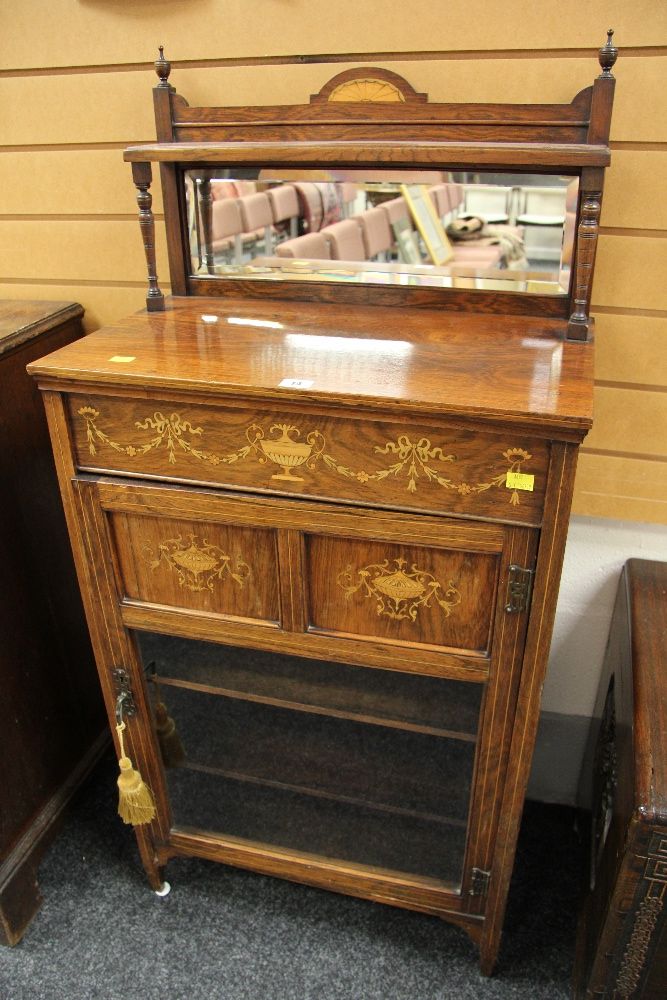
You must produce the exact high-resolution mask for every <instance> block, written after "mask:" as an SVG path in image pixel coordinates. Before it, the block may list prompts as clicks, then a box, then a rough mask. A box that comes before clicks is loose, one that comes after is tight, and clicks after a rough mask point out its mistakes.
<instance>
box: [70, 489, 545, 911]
mask: <svg viewBox="0 0 667 1000" xmlns="http://www.w3.org/2000/svg"><path fill="white" fill-rule="evenodd" d="M79 494H80V496H81V500H82V512H83V516H84V523H85V524H86V526H87V536H88V539H89V543H90V540H91V539H93V538H94V539H95V544H94V545H92V547H91V553H90V557H91V565H93V569H94V573H95V577H96V579H97V580H98V584H99V594H100V606H101V609H102V615H103V618H104V621H105V627H106V629H107V631H108V633H109V634H110V635H111V634H113V635H115V636H116V637H117V638H116V639H115V640H114V641H113V642H111V643H110V644H109V664H108V666H109V668H112V667H117V666H118V665H120V664H119V662H117V660H118V658H119V657H120V658H121V660H122V662H123V665H125V666H126V667H127V669H128V670H129V673H130V676H131V678H132V683H133V685H135V686H136V687H137V688H138V689H139V695H138V699H137V703H138V709H139V710H138V713H137V716H136V718H135V719H134V720H131V722H130V730H131V734H132V733H134V734H135V735H134V739H135V743H136V746H135V748H134V749H135V752H136V754H137V757H138V758H139V760H140V762H141V764H142V765H143V766H144V767H145V770H146V772H147V773H148V774H149V775H150V779H151V781H152V782H153V783H154V784H155V790H156V794H157V798H158V801H159V803H160V815H159V817H158V821H157V823H156V824H155V836H156V844H157V845H158V849H159V850H162V851H163V853H164V854H165V856H168V855H169V853H170V852H172V853H174V852H177V851H178V850H179V849H183V850H185V849H187V851H188V852H189V853H204V854H206V856H213V855H215V856H216V857H218V858H220V859H222V860H226V861H229V862H232V863H236V864H240V865H245V866H248V867H252V868H256V869H259V870H262V871H268V872H272V873H279V874H287V875H289V876H291V877H295V878H299V879H302V880H304V881H310V882H313V883H314V884H319V885H328V886H330V887H333V888H340V889H342V890H343V891H350V892H355V893H357V894H360V895H366V896H371V897H372V898H377V899H384V900H385V901H388V902H392V901H393V902H398V901H399V900H400V901H402V902H403V903H404V904H405V905H412V906H415V907H416V908H419V909H424V910H427V911H429V912H448V913H456V912H460V913H461V914H470V913H476V912H479V911H480V910H481V909H482V908H483V895H482V892H483V886H484V878H485V876H484V872H487V871H488V869H489V866H490V858H491V855H492V849H493V842H494V837H495V832H496V829H497V825H498V821H499V810H500V801H501V797H502V790H503V782H504V775H505V769H506V764H507V756H508V752H509V740H510V731H511V723H512V720H513V716H514V711H515V702H516V692H517V687H518V681H519V675H520V670H521V662H522V642H523V635H524V632H525V619H526V613H525V612H521V611H520V612H513V611H508V610H507V608H506V605H507V587H508V579H509V575H510V566H512V565H514V564H520V565H522V566H524V567H529V566H530V565H532V561H533V559H534V548H535V537H534V535H535V532H534V531H532V530H531V529H527V528H523V527H508V526H502V525H487V524H483V523H469V522H459V521H456V520H454V519H447V518H438V517H429V516H415V515H411V514H400V513H391V514H388V513H387V512H377V511H371V510H364V511H359V510H356V509H354V508H348V507H344V506H335V505H324V504H320V503H312V502H308V501H297V500H287V499H282V498H280V499H277V498H258V497H251V496H247V497H239V496H238V495H234V494H223V493H220V492H215V491H210V490H186V489H183V488H177V487H156V486H150V485H146V484H141V483H139V484H131V485H130V484H127V483H123V482H114V481H111V480H105V481H100V482H97V483H93V482H81V483H80V484H79ZM93 550H94V551H93ZM147 676H148V680H147V679H146V678H147ZM108 690H109V697H112V691H111V681H109V686H108ZM165 714H166V715H167V716H168V717H169V719H170V720H172V721H173V723H174V725H175V726H176V728H177V730H178V734H179V740H180V749H179V754H178V756H179V759H178V760H177V761H176V760H174V759H173V757H172V759H169V755H168V754H166V753H165V751H164V746H163V745H162V744H161V742H160V719H164V716H165Z"/></svg>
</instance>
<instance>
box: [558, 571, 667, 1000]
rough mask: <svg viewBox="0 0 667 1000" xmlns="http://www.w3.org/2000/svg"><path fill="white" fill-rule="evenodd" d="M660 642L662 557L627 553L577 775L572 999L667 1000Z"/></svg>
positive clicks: (666, 762) (665, 621)
mask: <svg viewBox="0 0 667 1000" xmlns="http://www.w3.org/2000/svg"><path fill="white" fill-rule="evenodd" d="M666 640H667V563H661V562H650V561H647V560H643V559H631V560H629V561H628V562H627V563H626V565H625V567H624V570H623V573H622V576H621V579H620V582H619V587H618V594H617V598H616V605H615V607H614V614H613V618H612V622H611V627H610V631H609V641H608V645H607V652H606V656H605V662H604V667H603V671H602V677H601V680H600V687H599V691H598V699H597V704H596V707H595V713H594V717H593V722H592V725H591V733H590V739H589V746H588V750H587V755H586V760H585V765H584V770H583V772H582V789H581V791H582V797H584V798H585V799H586V801H588V802H592V821H591V838H590V864H589V870H588V876H589V884H588V887H587V892H586V897H585V902H584V906H583V910H582V915H581V918H580V924H579V940H578V949H577V964H576V970H575V995H576V996H577V997H582V998H591V1000H592V998H594V997H600V998H607V1000H630V998H633V1000H635V998H636V1000H662V998H663V997H665V996H667V919H666V916H665V913H666V905H665V897H666V895H667V749H666V745H665V731H666V729H667V682H666V680H665V671H664V662H665V649H666Z"/></svg>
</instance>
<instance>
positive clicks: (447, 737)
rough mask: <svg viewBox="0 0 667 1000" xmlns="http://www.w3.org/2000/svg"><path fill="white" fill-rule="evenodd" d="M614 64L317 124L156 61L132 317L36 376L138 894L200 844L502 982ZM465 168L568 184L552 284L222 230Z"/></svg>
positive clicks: (373, 91)
mask: <svg viewBox="0 0 667 1000" xmlns="http://www.w3.org/2000/svg"><path fill="white" fill-rule="evenodd" d="M614 56H615V50H613V49H612V48H611V43H610V42H609V43H608V45H607V46H606V47H605V48H604V49H603V50H602V54H601V64H602V67H603V72H602V75H601V77H600V78H599V79H598V80H597V81H596V83H595V85H594V86H593V87H592V88H589V89H588V90H586V91H583V92H582V93H581V94H579V95H578V96H577V97H576V98H575V99H574V101H573V102H572V104H571V105H562V106H560V105H554V106H526V107H525V108H524V107H517V108H512V107H511V106H506V105H488V106H474V105H439V104H432V103H429V102H428V101H427V98H426V95H423V94H421V95H420V94H417V93H416V92H415V91H414V90H413V89H412V88H411V87H410V85H409V84H407V82H406V81H404V80H402V79H401V78H400V77H396V76H395V74H388V73H386V72H384V71H381V70H362V71H349V72H346V73H344V74H340V75H339V76H338V77H336V78H334V80H333V81H331V82H330V83H329V84H327V85H326V86H325V87H324V88H323V89H322V91H321V92H320V94H318V95H314V96H313V97H312V98H311V101H310V104H308V105H303V106H294V107H287V108H251V109H249V108H245V109H244V108H224V109H217V108H189V107H188V105H187V104H186V102H185V101H184V100H183V99H182V98H181V97H179V95H178V94H176V92H175V91H174V90H173V88H172V87H171V85H170V84H169V83H168V76H169V64H168V63H167V62H166V60H165V59H164V57H162V56H161V58H160V59H159V60H158V62H157V64H156V68H157V71H158V76H159V78H160V83H159V85H158V86H157V87H156V89H155V102H156V120H157V125H158V139H159V140H161V141H160V142H159V143H158V144H157V145H156V146H151V147H137V148H133V149H130V150H128V151H127V152H126V158H127V159H128V160H129V161H130V162H131V163H132V165H133V174H134V179H135V182H136V184H137V187H138V190H139V195H138V200H139V206H140V221H141V227H142V233H143V237H144V245H145V248H146V258H147V264H148V272H149V291H148V297H147V310H146V311H145V312H143V313H139V314H137V315H135V316H133V317H129V318H128V319H127V320H125V321H123V322H122V323H119V324H117V325H115V326H114V327H111V328H108V329H106V330H101V331H99V332H97V333H96V334H94V335H91V336H89V337H87V338H86V339H85V341H84V342H82V343H81V344H80V345H77V346H76V347H73V348H69V349H65V350H62V351H60V352H58V353H56V354H54V355H52V356H50V357H48V358H45V359H43V360H42V361H40V362H39V363H37V364H35V365H33V366H31V371H32V372H33V374H34V375H35V376H36V377H37V378H38V380H39V383H40V386H41V388H42V389H43V391H44V398H45V403H46V408H47V414H48V417H49V421H50V427H51V433H52V438H53V444H54V449H55V453H56V456H57V460H58V465H59V471H60V477H61V487H62V492H63V498H64V502H65V508H66V512H67V516H68V519H69V525H70V531H71V536H72V543H73V546H74V550H75V555H76V559H77V565H78V568H79V574H80V581H81V586H82V591H83V593H84V597H85V600H86V604H87V609H88V615H89V624H90V628H91V635H92V638H93V642H94V646H95V650H96V656H97V660H98V666H99V673H100V679H101V683H102V687H103V690H104V694H105V698H106V704H107V708H108V711H109V715H110V719H111V720H112V721H113V718H114V713H115V712H116V709H117V707H118V704H119V700H120V703H121V706H122V708H123V710H124V712H125V719H126V724H127V733H126V737H127V739H126V742H127V745H128V749H129V752H130V756H131V757H132V760H133V761H134V762H135V764H136V765H137V766H138V767H139V768H140V770H141V773H142V775H143V777H144V779H145V780H146V782H147V783H148V784H149V786H150V787H151V788H152V791H153V794H154V796H155V800H156V807H157V811H156V815H155V818H154V820H153V821H152V822H150V823H148V824H142V825H138V826H137V827H136V832H137V837H138V843H139V847H140V851H141V854H142V858H143V862H144V865H145V868H146V872H147V874H148V878H149V880H150V883H151V885H152V886H153V888H154V889H156V890H160V887H161V886H162V884H163V868H164V866H165V865H166V864H167V862H168V861H169V859H170V858H172V857H173V856H175V855H182V854H186V855H196V856H200V857H205V858H213V859H216V860H219V861H223V862H226V863H229V864H234V865H239V866H242V867H247V868H251V869H254V870H256V871H260V872H265V873H268V874H274V875H279V876H282V877H285V878H290V879H294V880H297V881H301V882H307V883H310V884H312V885H315V886H320V887H323V888H328V889H334V890H337V891H341V892H346V893H351V894H354V895H357V896H361V897H364V898H367V899H371V900H375V901H379V902H385V903H388V904H391V905H395V906H403V907H408V908H410V909H414V910H417V911H422V912H424V913H430V914H436V915H439V916H442V917H443V918H445V919H447V920H451V921H454V922H455V923H458V924H459V925H460V926H462V927H463V928H464V929H465V930H466V931H467V932H468V933H469V934H470V936H471V937H472V938H473V940H474V941H475V942H477V943H478V944H479V947H480V953H481V964H482V969H483V971H484V972H486V973H488V972H490V971H491V970H492V968H493V965H494V962H495V959H496V955H497V950H498V945H499V940H500V931H501V927H502V918H503V913H504V908H505V902H506V896H507V889H508V885H509V879H510V874H511V869H512V862H513V856H514V849H515V843H516V837H517V832H518V826H519V822H520V817H521V809H522V803H523V796H524V793H525V786H526V781H527V777H528V772H529V768H530V759H531V752H532V747H533V743H534V738H535V731H536V725H537V718H538V712H539V698H540V690H541V685H542V679H543V675H544V670H545V664H546V659H547V654H548V648H549V639H550V634H551V627H552V622H553V614H554V608H555V602H556V596H557V591H558V579H559V573H560V567H561V561H562V555H563V547H564V541H565V535H566V530H567V517H568V512H569V507H570V500H571V494H572V481H573V476H574V469H575V462H576V454H577V448H578V445H579V444H580V442H581V440H582V438H583V437H584V435H585V433H586V431H587V430H588V428H589V426H590V423H591V393H592V388H591V387H592V344H591V330H592V324H591V321H590V319H589V317H588V305H587V303H588V300H589V295H590V277H591V272H592V264H593V261H594V255H595V237H596V234H597V214H598V213H599V199H600V197H601V183H602V173H603V170H602V168H603V166H604V165H605V164H606V162H608V158H609V153H608V149H607V147H606V141H607V139H606V136H607V130H608V124H609V121H608V119H609V111H610V107H611V92H612V89H613V78H612V77H611V73H610V68H611V65H612V64H613V58H614ZM387 95H389V96H387ZM151 160H152V161H158V162H159V163H160V165H161V176H162V186H163V193H164V198H165V204H166V206H167V233H168V241H169V254H170V263H171V282H172V291H173V293H174V294H173V295H172V297H170V298H168V299H166V300H165V299H164V297H163V296H162V293H161V291H160V289H159V285H158V278H157V275H156V273H155V255H154V234H153V221H152V215H151V211H150V191H149V188H150V179H151V170H150V162H151ZM480 163H482V164H486V165H487V166H488V168H489V169H494V170H502V169H511V170H513V171H516V170H519V171H522V170H523V171H525V172H526V173H529V172H533V173H534V172H535V171H536V170H539V169H542V170H546V172H547V174H548V175H549V176H552V175H553V176H556V175H558V176H559V175H561V174H567V175H568V177H570V178H571V179H572V180H574V182H575V189H576V192H578V193H577V198H578V201H577V220H578V221H577V226H578V230H577V233H576V234H575V233H574V229H572V236H573V239H572V240H571V241H570V244H569V253H570V256H569V257H568V256H567V255H564V256H563V262H562V267H561V273H558V274H556V275H551V277H547V276H545V275H542V276H541V277H538V276H536V274H537V272H536V270H535V269H536V268H539V264H533V265H530V264H526V265H525V266H523V265H522V269H521V268H520V269H519V270H518V271H516V272H514V271H511V270H510V269H509V268H503V267H501V266H500V265H498V266H497V267H496V265H495V264H494V263H493V262H492V259H493V261H497V260H498V259H499V258H498V254H496V252H495V251H494V252H493V253H491V255H490V256H489V255H488V253H486V254H485V253H482V254H481V255H480V256H479V257H477V258H476V260H475V261H474V262H473V263H471V262H470V261H469V262H468V263H467V264H462V263H460V259H459V261H458V262H456V261H454V260H453V256H452V259H451V260H449V262H441V263H433V262H431V264H430V265H429V266H426V264H415V263H414V261H407V260H405V259H403V258H401V257H400V255H399V254H398V253H397V252H394V251H395V250H396V248H394V251H392V250H389V251H387V253H385V255H384V257H383V258H382V259H380V260H378V259H377V257H373V259H370V258H369V259H365V260H364V261H359V260H354V259H350V260H342V261H341V259H340V258H335V259H334V258H326V261H325V262H324V263H323V262H322V259H318V258H315V257H313V258H310V259H305V260H303V259H299V258H298V257H290V254H291V253H293V252H294V251H293V249H292V248H290V247H288V248H287V249H285V245H286V242H287V240H286V237H289V240H291V239H292V237H293V233H294V226H293V225H291V226H290V230H289V232H282V231H281V225H280V220H279V219H275V220H274V223H273V224H272V225H271V226H267V227H266V229H268V231H266V229H265V230H261V229H258V230H257V232H256V233H255V234H254V235H253V233H245V234H237V235H238V237H239V238H238V239H234V240H232V241H231V242H229V241H228V242H227V243H225V239H227V237H222V236H220V230H218V231H217V232H218V237H216V236H215V234H216V229H215V227H216V225H218V224H219V223H220V219H221V218H222V215H223V214H225V216H226V214H227V210H228V209H229V205H227V206H225V207H224V213H223V210H222V209H220V208H219V206H220V205H221V204H222V202H223V200H224V198H227V195H228V194H229V190H228V189H225V188H224V185H225V184H228V183H229V178H230V177H234V176H236V177H238V178H240V180H239V181H238V188H239V190H240V189H241V181H243V179H244V178H245V180H246V181H247V180H248V178H251V179H252V178H254V181H253V182H252V183H253V184H256V186H257V190H255V191H254V192H253V195H252V196H253V197H254V199H255V200H254V201H253V202H252V207H256V206H257V205H259V204H260V201H261V198H262V197H263V196H264V191H263V189H262V184H265V185H268V187H269V188H270V189H271V190H273V185H274V183H277V181H276V179H277V178H282V181H283V182H284V184H286V185H290V186H291V185H293V186H294V192H290V197H292V196H293V195H294V204H297V199H296V195H298V196H299V197H300V198H301V199H302V202H301V208H299V209H296V211H297V212H298V213H300V212H301V211H302V209H303V204H305V201H304V199H306V200H307V198H309V197H311V196H313V191H315V192H316V193H317V194H318V196H322V199H323V200H322V205H323V206H324V208H323V210H322V211H321V212H320V216H318V217H317V221H314V220H315V215H314V214H310V215H308V214H306V215H304V216H303V218H301V221H300V225H302V226H305V224H306V223H307V224H308V226H309V227H310V230H309V231H310V234H311V235H314V234H315V228H316V227H317V226H321V230H320V229H318V234H320V235H322V237H323V240H324V242H321V241H319V242H318V240H310V241H309V245H310V246H316V245H317V246H323V247H327V248H328V249H327V250H325V251H322V252H327V253H328V252H329V251H330V250H331V247H332V246H333V243H330V242H327V228H326V215H327V212H331V211H333V210H337V209H335V206H334V209H331V206H330V205H329V204H328V203H327V202H326V201H325V200H324V198H325V195H327V196H328V195H330V194H331V192H332V190H333V191H334V192H335V191H337V190H338V189H337V187H336V185H338V184H339V183H342V182H341V178H344V177H345V178H347V179H348V182H349V183H350V184H352V185H356V187H355V188H354V191H355V192H356V195H355V196H356V197H357V198H361V200H362V201H363V198H364V197H365V196H366V194H365V193H368V192H372V191H374V188H373V185H374V184H376V182H377V171H380V172H381V175H382V177H383V178H387V177H389V178H390V180H388V181H387V180H386V179H385V180H384V181H383V185H382V188H383V196H384V194H386V192H387V191H389V193H392V192H393V193H395V192H397V191H398V192H399V193H400V191H401V190H402V188H404V187H405V185H406V184H412V183H416V184H418V185H419V186H420V188H421V189H422V190H421V194H422V195H424V197H422V198H421V199H414V200H420V201H421V202H422V203H428V202H429V197H428V195H429V192H431V201H432V203H433V204H434V205H435V204H436V201H435V198H436V194H437V192H436V191H435V190H434V189H435V188H438V190H440V188H439V187H438V184H437V183H436V182H442V187H443V188H445V189H446V191H448V192H449V193H450V194H451V193H452V192H454V189H455V188H456V186H457V185H460V183H461V178H462V176H468V175H469V173H470V171H472V172H475V171H476V170H477V169H478V168H479V165H480ZM371 168H372V171H373V172H372V171H371ZM303 170H306V171H311V174H310V180H304V179H303V174H302V172H301V171H303ZM360 170H365V171H366V172H367V176H366V177H365V178H360V175H359V171H360ZM322 176H324V177H325V178H326V183H324V182H323V181H322ZM318 185H319V186H318ZM329 185H331V187H329ZM325 189H326V190H325ZM216 191H217V195H218V196H219V197H214V194H215V192H216ZM237 194H238V190H237ZM401 197H402V196H401V195H400V194H399V196H398V198H397V199H395V200H399V201H400V198H401ZM258 199H259V200H258ZM274 200H275V199H274ZM216 205H218V208H216ZM321 207H322V206H321ZM373 207H374V208H375V206H373ZM394 207H395V208H397V210H398V211H399V212H400V211H402V206H401V205H398V206H394ZM244 210H247V211H250V207H249V206H248V205H246V206H245V209H244ZM230 211H231V213H232V214H233V212H234V211H236V209H235V208H233V207H232V209H231V210H230ZM304 211H305V210H304ZM439 211H440V210H439V209H438V212H439ZM428 212H429V213H430V212H431V209H429V210H428ZM257 218H259V216H258V217H257ZM377 218H378V217H377V215H376V216H372V219H375V220H376V221H377ZM345 221H346V220H339V223H337V224H338V225H339V227H340V225H343V229H340V228H339V229H338V230H336V232H337V233H344V232H347V233H348V234H349V235H350V236H351V237H352V236H354V237H355V238H356V237H357V236H358V235H359V234H358V233H356V230H355V225H356V223H355V224H354V225H353V230H355V232H353V231H352V230H350V229H349V227H347V228H346V227H345V226H344V222H345ZM347 221H351V220H349V219H348V220H347ZM442 221H443V217H439V216H438V215H437V214H435V215H433V216H429V218H426V217H425V216H424V217H421V218H419V219H415V223H416V226H415V229H414V232H413V234H412V236H411V237H410V239H411V241H412V246H413V248H415V247H416V248H417V251H416V252H419V251H420V247H421V250H422V251H423V250H424V249H428V248H429V247H431V249H432V247H433V246H434V245H435V243H434V241H435V240H436V239H439V240H440V241H441V243H442V246H443V247H445V250H444V251H443V252H444V253H445V256H446V255H447V253H448V251H447V250H446V246H445V242H446V241H445V242H443V241H442V236H443V235H444V227H443V228H442V229H441V228H440V227H441V223H442ZM362 222H366V223H368V225H369V226H370V220H369V219H367V218H366V219H364V220H361V221H359V226H360V227H361V226H362ZM334 224H336V223H334ZM351 224H352V222H351ZM247 226H248V224H247V223H246V228H247ZM369 231H370V229H369ZM401 232H402V233H403V235H404V231H403V230H401ZM420 233H422V236H420V235H419V234H420ZM429 233H430V236H428V238H427V235H423V234H429ZM366 235H368V233H367V234H366ZM575 235H576V239H575V238H574V236H575ZM431 237H432V238H431ZM248 239H251V240H255V243H253V244H252V245H253V247H254V248H255V249H250V250H248V246H250V244H249V243H248V242H247V240H248ZM274 240H275V245H274V243H273V241H274ZM244 241H246V242H244ZM299 245H300V246H302V245H303V244H299ZM366 246H368V244H366ZM239 247H241V249H239ZM487 249H488V247H487ZM368 252H369V251H368V250H367V253H368ZM452 253H453V252H452ZM573 256H574V264H573V263H572V257H573ZM452 261H453V262H452ZM490 261H491V263H490ZM570 270H571V275H572V276H571V278H570ZM564 275H565V276H564ZM174 729H175V731H176V732H177V734H178V735H177V737H176V736H175V735H174ZM167 731H169V735H170V738H171V743H170V749H169V752H167V749H166V743H165V739H164V736H165V733H166V732H167Z"/></svg>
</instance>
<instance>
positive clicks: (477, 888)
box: [469, 868, 491, 896]
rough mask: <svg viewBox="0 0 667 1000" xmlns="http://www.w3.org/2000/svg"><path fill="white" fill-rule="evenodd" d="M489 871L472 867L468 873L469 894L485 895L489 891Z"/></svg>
mask: <svg viewBox="0 0 667 1000" xmlns="http://www.w3.org/2000/svg"><path fill="white" fill-rule="evenodd" d="M490 878H491V872H485V871H483V870H482V869H481V868H473V870H472V873H471V875H470V890H469V891H470V895H471V896H486V894H487V892H488V891H489V880H490Z"/></svg>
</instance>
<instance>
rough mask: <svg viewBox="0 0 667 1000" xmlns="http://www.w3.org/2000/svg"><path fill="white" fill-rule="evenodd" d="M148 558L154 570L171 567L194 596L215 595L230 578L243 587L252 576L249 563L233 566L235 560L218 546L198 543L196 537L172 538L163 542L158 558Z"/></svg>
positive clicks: (149, 553) (179, 536)
mask: <svg viewBox="0 0 667 1000" xmlns="http://www.w3.org/2000/svg"><path fill="white" fill-rule="evenodd" d="M146 554H147V556H148V558H149V559H150V565H151V569H154V570H155V569H157V568H158V567H159V566H160V565H162V564H165V565H167V566H168V567H169V568H170V569H172V570H174V571H175V573H176V576H177V579H178V583H179V585H180V586H181V587H184V588H185V589H186V590H192V591H194V592H197V591H203V590H211V591H212V590H213V586H214V584H215V583H216V581H218V580H222V579H223V578H225V577H227V576H228V577H229V578H230V579H231V580H234V582H235V583H236V584H238V586H239V587H243V585H244V584H245V582H246V580H247V579H248V577H249V576H250V567H249V566H248V564H247V563H246V562H244V561H243V560H242V559H238V558H237V559H236V561H235V562H233V561H232V557H231V556H230V555H227V553H226V552H223V551H222V549H221V548H219V547H218V546H217V545H211V544H210V543H209V542H207V541H206V539H203V540H202V541H198V539H197V536H196V535H194V534H190V535H187V536H186V537H185V538H184V537H183V536H182V535H178V536H177V537H176V538H168V539H167V540H166V541H164V542H160V544H159V546H158V551H157V555H155V554H154V553H153V552H150V551H147V552H146Z"/></svg>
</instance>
